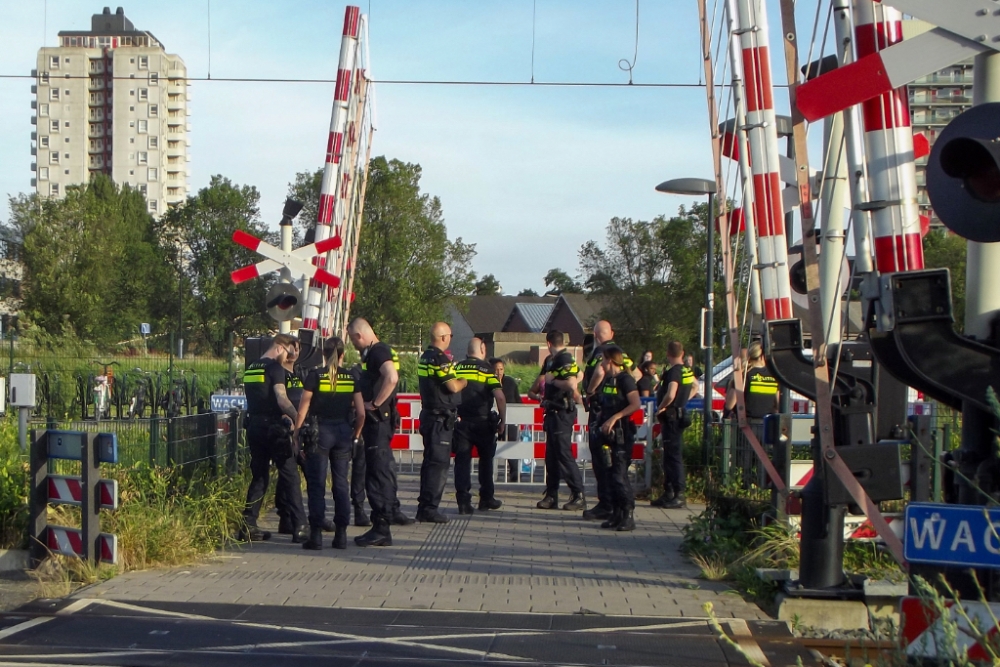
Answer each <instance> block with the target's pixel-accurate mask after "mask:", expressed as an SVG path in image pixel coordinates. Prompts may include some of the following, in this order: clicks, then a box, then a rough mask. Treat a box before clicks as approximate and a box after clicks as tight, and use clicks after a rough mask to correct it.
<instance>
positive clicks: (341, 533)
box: [330, 526, 347, 549]
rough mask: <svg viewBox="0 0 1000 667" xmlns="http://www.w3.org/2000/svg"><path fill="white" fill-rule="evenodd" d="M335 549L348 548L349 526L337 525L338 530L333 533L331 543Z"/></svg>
mask: <svg viewBox="0 0 1000 667" xmlns="http://www.w3.org/2000/svg"><path fill="white" fill-rule="evenodd" d="M330 546H332V547H333V548H334V549H346V548H347V526H337V532H336V533H334V535H333V543H332V544H331V545H330Z"/></svg>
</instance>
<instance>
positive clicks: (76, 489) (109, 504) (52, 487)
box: [48, 475, 118, 510]
mask: <svg viewBox="0 0 1000 667" xmlns="http://www.w3.org/2000/svg"><path fill="white" fill-rule="evenodd" d="M48 482H49V484H48V487H49V502H50V503H57V504H60V505H80V504H81V503H82V502H83V482H82V481H81V480H80V478H79V477H73V476H67V475H49V476H48ZM97 494H98V500H99V505H100V508H101V509H102V510H116V509H118V480H115V479H102V480H100V481H99V482H98V483H97Z"/></svg>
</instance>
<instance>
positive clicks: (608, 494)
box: [587, 408, 614, 507]
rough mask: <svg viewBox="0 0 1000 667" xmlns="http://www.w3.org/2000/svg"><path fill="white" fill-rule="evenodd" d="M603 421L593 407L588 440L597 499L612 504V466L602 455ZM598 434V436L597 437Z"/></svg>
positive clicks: (608, 504)
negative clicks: (605, 462) (607, 464)
mask: <svg viewBox="0 0 1000 667" xmlns="http://www.w3.org/2000/svg"><path fill="white" fill-rule="evenodd" d="M600 430H601V421H600V417H599V416H598V414H597V412H596V411H594V410H593V408H591V411H590V419H589V422H588V424H587V433H588V437H587V441H588V443H589V445H590V467H591V468H592V469H593V471H594V480H595V481H596V482H597V500H598V503H602V504H604V505H607V506H608V507H610V506H611V500H612V498H613V495H614V494H613V492H612V491H611V468H609V467H607V466H606V465H604V457H603V456H602V455H601V445H603V444H604V437H603V436H604V434H603V433H601V432H600ZM595 434H596V437H595Z"/></svg>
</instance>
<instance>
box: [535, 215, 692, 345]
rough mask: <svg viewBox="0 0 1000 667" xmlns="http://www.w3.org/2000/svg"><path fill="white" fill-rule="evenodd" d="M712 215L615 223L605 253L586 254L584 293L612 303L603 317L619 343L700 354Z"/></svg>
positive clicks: (588, 246)
mask: <svg viewBox="0 0 1000 667" xmlns="http://www.w3.org/2000/svg"><path fill="white" fill-rule="evenodd" d="M707 213H708V207H707V205H706V204H695V205H694V206H693V207H692V208H691V209H690V210H688V209H685V208H684V207H681V209H680V211H679V212H678V215H676V216H674V217H672V218H669V219H667V218H665V217H663V216H659V217H657V218H655V219H654V220H652V221H650V222H646V221H641V220H640V221H633V220H632V219H630V218H612V219H611V221H610V222H609V223H608V226H607V229H606V233H605V242H604V244H603V245H602V244H599V243H597V242H596V241H589V242H587V243H585V244H584V245H583V246H582V247H581V248H580V268H581V270H582V272H583V275H584V276H585V280H584V283H585V285H586V287H587V288H588V289H589V290H590V291H591V293H593V294H595V295H601V296H606V297H611V298H609V299H608V304H609V305H608V306H607V308H606V309H605V312H604V313H603V315H604V316H605V317H607V318H608V319H610V320H611V322H612V323H613V325H614V327H615V330H616V332H617V334H618V335H617V338H618V342H620V343H622V344H623V345H625V346H627V347H629V348H630V349H640V348H641V349H646V348H648V349H653V350H658V351H659V352H660V353H662V351H663V349H664V348H665V347H666V345H667V343H669V342H670V341H671V340H675V339H676V340H680V341H681V342H683V343H684V344H685V347H689V348H690V349H694V348H693V345H694V344H695V343H696V342H697V338H698V328H699V313H700V309H701V307H702V304H703V303H704V299H705V278H704V276H705V252H704V250H702V248H704V245H705V222H706V218H707ZM550 273H551V272H550Z"/></svg>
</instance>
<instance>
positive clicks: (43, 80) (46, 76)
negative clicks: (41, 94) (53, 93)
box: [38, 72, 49, 86]
mask: <svg viewBox="0 0 1000 667" xmlns="http://www.w3.org/2000/svg"><path fill="white" fill-rule="evenodd" d="M38 82H39V83H41V84H42V85H44V86H47V85H49V73H48V72H42V76H41V78H40V79H39V80H38Z"/></svg>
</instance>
